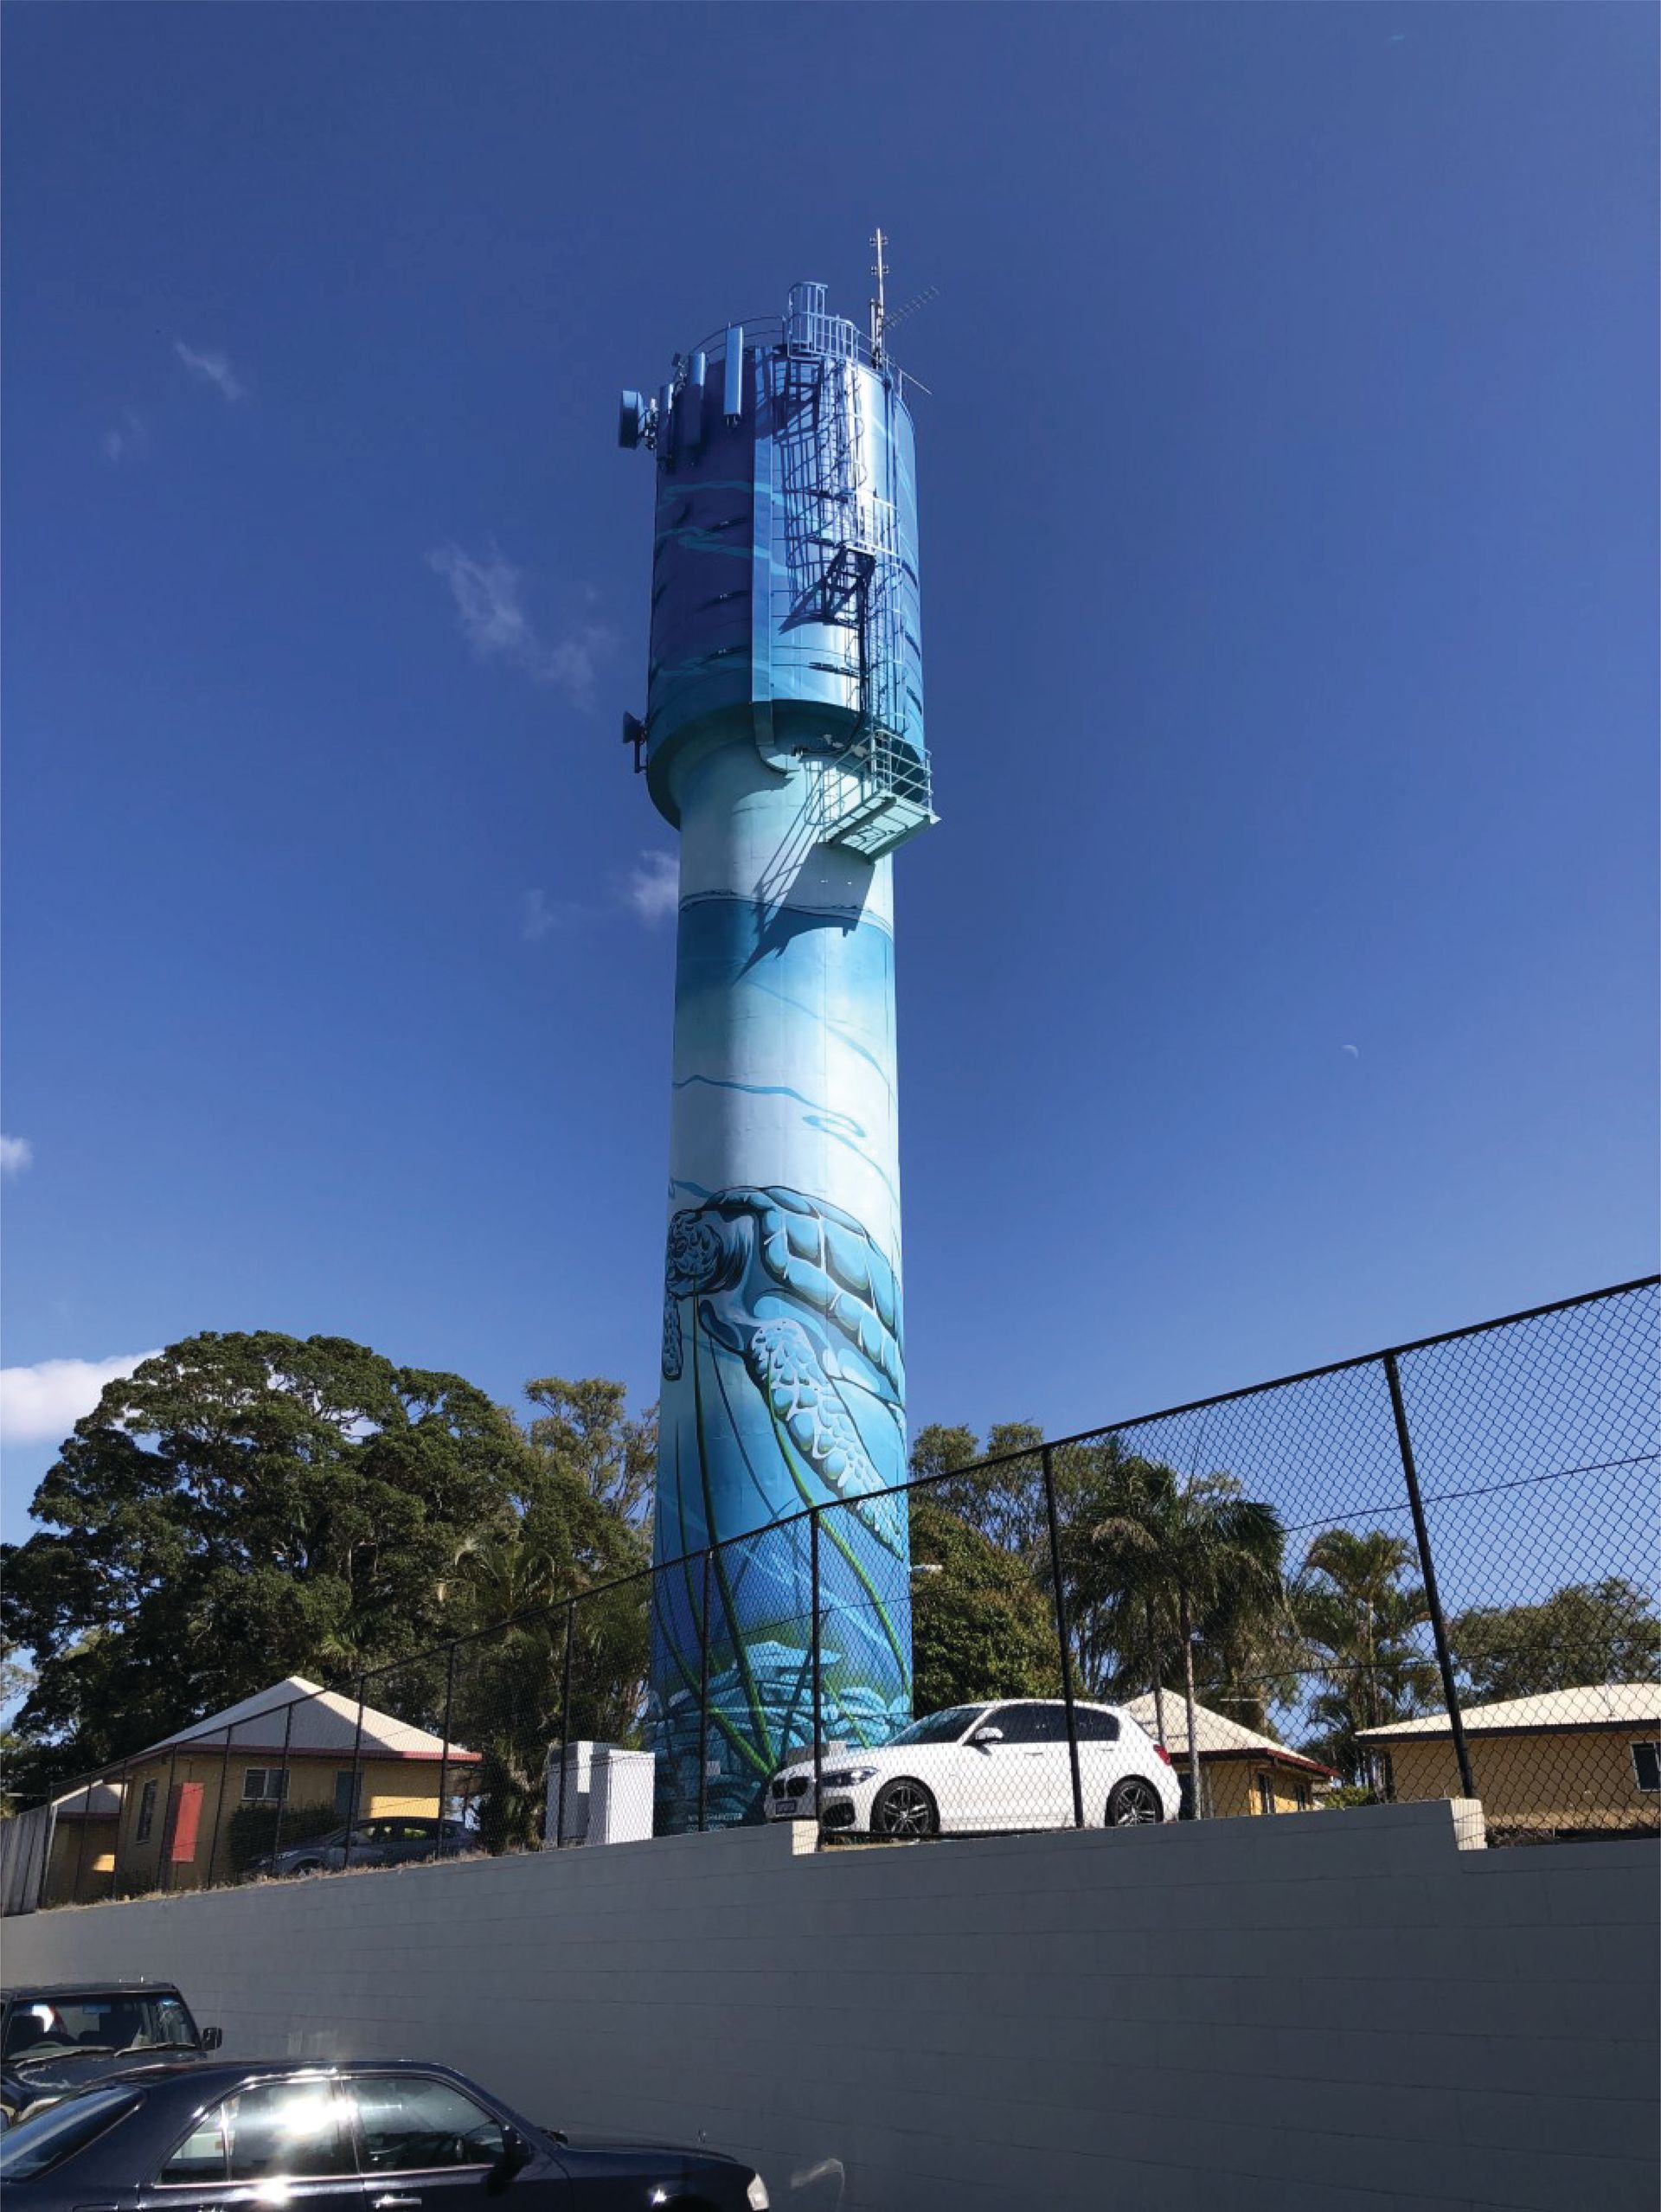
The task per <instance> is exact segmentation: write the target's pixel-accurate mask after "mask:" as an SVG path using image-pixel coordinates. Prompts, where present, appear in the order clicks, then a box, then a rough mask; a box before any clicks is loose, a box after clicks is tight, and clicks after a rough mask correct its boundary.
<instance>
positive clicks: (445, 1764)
mask: <svg viewBox="0 0 1661 2212" xmlns="http://www.w3.org/2000/svg"><path fill="white" fill-rule="evenodd" d="M455 1696H456V1647H455V1645H453V1644H452V1645H451V1646H450V1649H449V1651H447V1652H446V1654H445V1660H444V1731H443V1734H444V1749H443V1750H442V1751H441V1752H440V1753H439V1854H440V1856H442V1854H443V1850H444V1793H445V1792H446V1789H448V1787H449V1786H450V1710H451V1707H452V1705H453V1703H454V1702H455Z"/></svg>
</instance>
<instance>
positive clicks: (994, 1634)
mask: <svg viewBox="0 0 1661 2212" xmlns="http://www.w3.org/2000/svg"><path fill="white" fill-rule="evenodd" d="M911 1560H912V1574H913V1578H914V1579H913V1584H912V1600H911V1648H912V1662H913V1667H914V1693H913V1694H914V1702H915V1709H916V1710H917V1711H918V1712H919V1713H933V1712H938V1711H940V1709H941V1708H942V1707H945V1706H948V1705H965V1704H968V1703H970V1702H972V1701H973V1700H974V1699H977V1698H982V1697H1053V1696H1055V1689H1056V1683H1057V1681H1058V1678H1059V1674H1060V1669H1059V1665H1058V1662H1057V1656H1056V1642H1055V1614H1054V1613H1053V1612H1052V1610H1051V1608H1050V1605H1049V1600H1047V1599H1046V1597H1045V1596H1044V1593H1042V1591H1041V1590H1040V1589H1039V1587H1038V1586H1037V1584H1036V1582H1035V1580H1033V1577H1032V1574H1031V1573H1030V1571H1029V1568H1028V1567H1027V1565H1026V1563H1025V1561H1023V1560H1022V1559H1021V1558H1019V1557H1018V1556H1017V1555H1016V1554H1014V1553H1012V1552H1010V1551H1007V1550H1005V1549H1004V1548H1003V1547H1002V1546H1001V1545H998V1544H995V1543H994V1542H992V1541H991V1538H990V1537H989V1536H985V1535H984V1534H983V1532H982V1531H981V1530H980V1529H978V1528H976V1527H975V1526H974V1525H973V1523H971V1522H968V1521H965V1520H964V1519H963V1518H962V1517H961V1516H960V1515H959V1514H956V1513H953V1512H952V1511H950V1510H948V1509H947V1508H946V1506H944V1505H942V1504H940V1502H939V1501H938V1500H937V1499H936V1498H935V1497H933V1494H932V1493H931V1492H930V1491H928V1490H926V1489H925V1490H917V1491H913V1492H912V1493H911Z"/></svg>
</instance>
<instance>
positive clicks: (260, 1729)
mask: <svg viewBox="0 0 1661 2212" xmlns="http://www.w3.org/2000/svg"><path fill="white" fill-rule="evenodd" d="M285 1706H286V1707H289V1708H291V1709H292V1714H293V1718H292V1721H291V1720H289V1719H288V1718H287V1717H286V1715H285V1712H284V1708H285ZM285 1728H286V1730H287V1743H288V1749H289V1751H290V1753H291V1754H295V1755H303V1754H306V1753H308V1752H327V1753H330V1754H343V1756H344V1757H346V1758H348V1759H350V1757H351V1755H352V1749H353V1745H354V1743H355V1742H356V1738H357V1700H356V1698H355V1697H347V1696H343V1695H342V1694H341V1692H340V1691H339V1690H337V1689H323V1688H322V1686H321V1685H320V1684H319V1683H315V1682H308V1681H307V1680H306V1678H305V1676H304V1675H290V1676H289V1677H288V1678H287V1680H286V1681H285V1682H279V1683H273V1684H272V1686H271V1688H270V1689H260V1690H256V1691H255V1693H254V1695H253V1696H252V1697H245V1698H243V1700H242V1701H241V1702H240V1704H237V1705H228V1706H227V1707H226V1708H225V1709H224V1711H223V1712H222V1713H211V1714H209V1715H208V1718H207V1719H206V1720H205V1721H193V1722H191V1724H190V1726H189V1728H180V1729H179V1730H178V1731H177V1733H176V1734H173V1735H170V1736H164V1737H163V1739H162V1741H160V1743H153V1744H151V1746H150V1747H149V1750H147V1751H142V1752H139V1753H138V1754H137V1755H138V1757H139V1758H140V1759H148V1758H149V1757H150V1756H151V1754H153V1753H155V1752H158V1751H170V1750H171V1749H172V1748H173V1747H174V1746H175V1745H176V1744H184V1743H189V1742H193V1741H194V1742H196V1743H198V1744H200V1745H201V1747H202V1749H203V1750H206V1751H217V1750H218V1749H220V1748H221V1747H222V1746H223V1744H224V1743H225V1741H226V1734H227V1731H229V1740H230V1743H231V1747H232V1748H233V1749H236V1748H237V1747H242V1748H244V1749H252V1748H254V1747H258V1748H259V1749H260V1750H262V1751H278V1750H280V1749H281V1748H282V1746H283V1742H284V1731H285ZM204 1739H206V1741H203V1740H204ZM362 1755H363V1757H364V1758H366V1759H442V1758H443V1756H444V1738H443V1737H442V1736H435V1735H433V1734H432V1733H431V1732H430V1730H428V1729H426V1728H412V1727H411V1725H410V1723H409V1722H407V1721H395V1720H394V1718H393V1716H392V1715H391V1714H390V1713H379V1712H377V1711H376V1710H375V1707H374V1706H373V1705H366V1706H365V1707H364V1708H363V1737H362ZM450 1758H451V1760H452V1763H453V1762H455V1761H460V1762H462V1763H463V1764H466V1763H469V1762H471V1761H472V1760H476V1759H477V1758H478V1753H477V1752H476V1751H466V1750H464V1749H463V1748H462V1747H461V1746H460V1745H459V1744H455V1743H452V1745H451V1747H450Z"/></svg>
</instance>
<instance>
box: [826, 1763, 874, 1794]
mask: <svg viewBox="0 0 1661 2212" xmlns="http://www.w3.org/2000/svg"><path fill="white" fill-rule="evenodd" d="M875 1772H876V1769H875V1766H827V1767H826V1768H825V1770H824V1774H823V1775H822V1776H821V1778H820V1779H822V1780H823V1782H824V1786H825V1787H826V1789H828V1790H851V1789H852V1788H853V1786H854V1785H855V1783H856V1782H869V1780H870V1779H871V1777H872V1775H873V1774H875Z"/></svg>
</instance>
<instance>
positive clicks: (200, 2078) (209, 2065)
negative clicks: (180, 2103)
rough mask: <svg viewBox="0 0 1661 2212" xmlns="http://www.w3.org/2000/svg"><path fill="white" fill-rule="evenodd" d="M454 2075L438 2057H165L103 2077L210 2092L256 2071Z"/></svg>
mask: <svg viewBox="0 0 1661 2212" xmlns="http://www.w3.org/2000/svg"><path fill="white" fill-rule="evenodd" d="M362 2073H370V2074H454V2073H455V2068H453V2067H452V2066H446V2065H444V2064H443V2063H442V2062H441V2061H439V2060H437V2059H424V2058H341V2059H334V2058H215V2059H209V2060H208V2061H202V2059H199V2058H194V2057H193V2058H185V2057H179V2058H176V2059H175V2058H164V2059H156V2060H151V2061H146V2062H145V2063H144V2064H143V2065H140V2066H126V2067H123V2068H121V2070H120V2072H119V2073H118V2074H105V2075H103V2076H101V2077H100V2079H99V2087H100V2088H101V2087H104V2085H105V2083H106V2082H109V2081H131V2082H135V2083H140V2084H142V2083H144V2082H147V2081H148V2082H155V2081H189V2083H190V2085H191V2088H192V2091H193V2092H200V2093H202V2095H205V2096H206V2095H211V2094H212V2093H213V2092H214V2091H215V2089H216V2088H218V2087H224V2088H227V2089H229V2088H234V2087H235V2086H236V2084H237V2083H238V2082H239V2081H248V2080H249V2079H250V2078H251V2077H252V2076H253V2075H255V2074H278V2075H281V2074H362Z"/></svg>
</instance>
